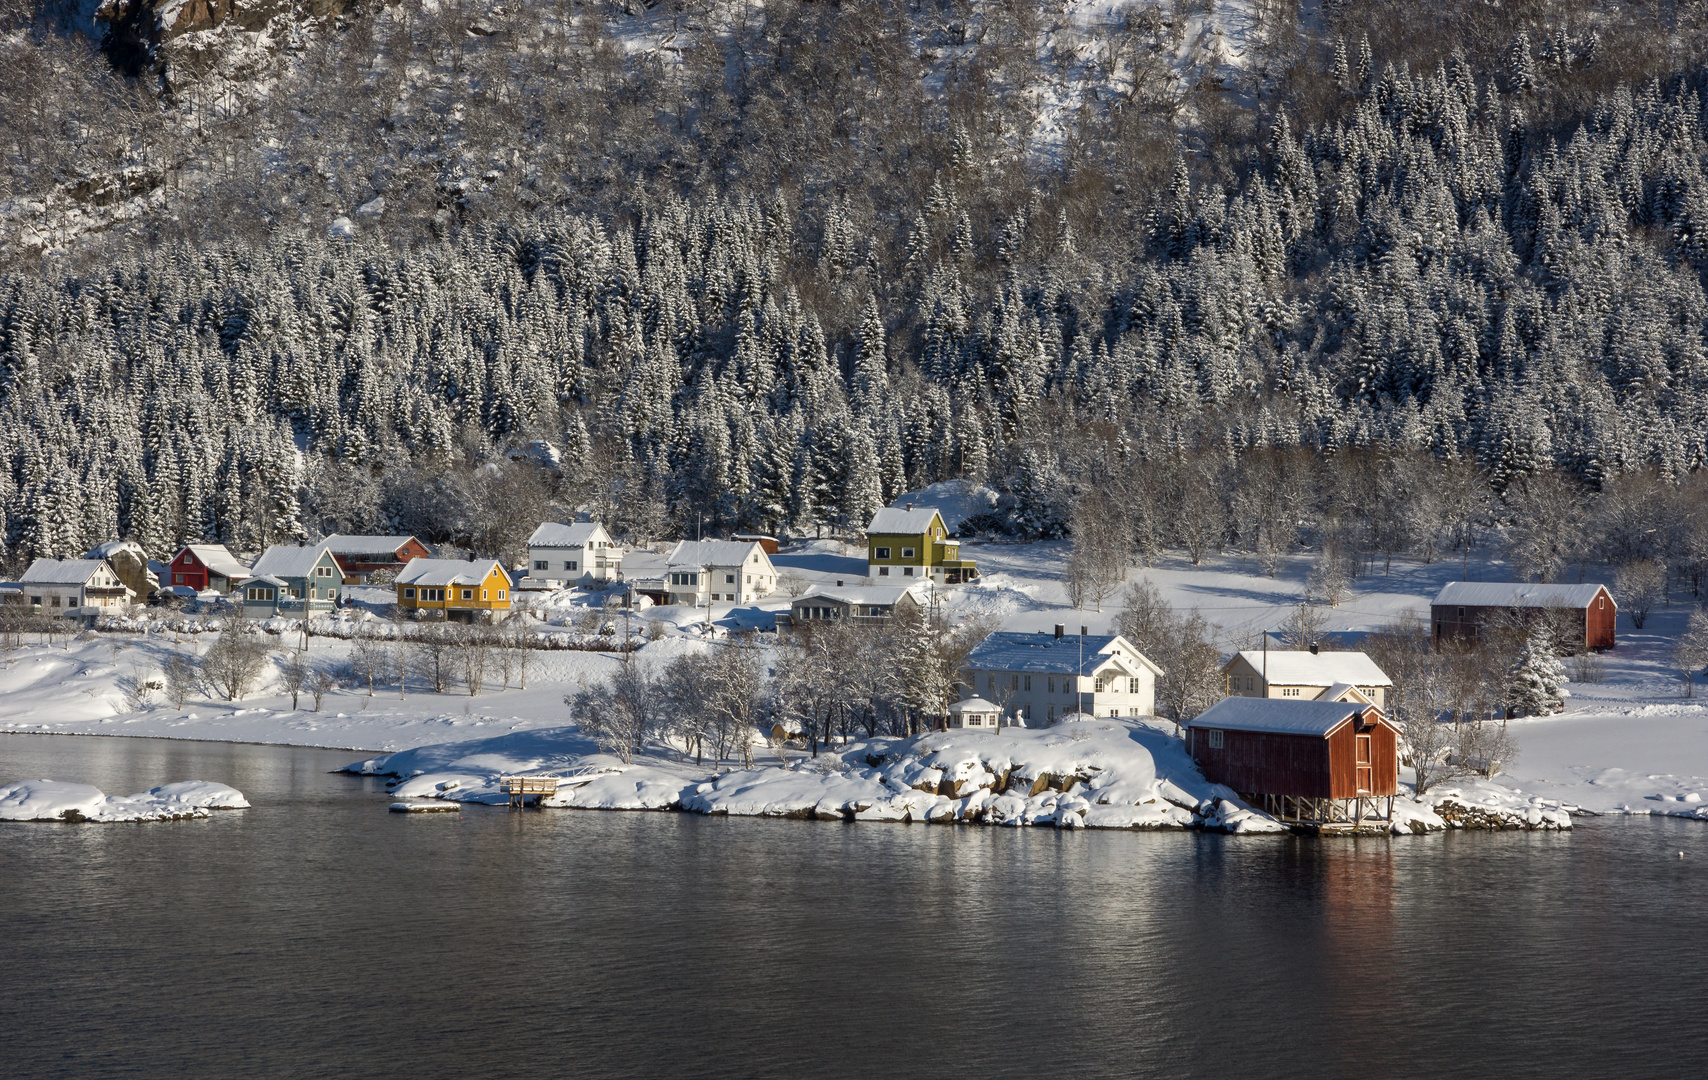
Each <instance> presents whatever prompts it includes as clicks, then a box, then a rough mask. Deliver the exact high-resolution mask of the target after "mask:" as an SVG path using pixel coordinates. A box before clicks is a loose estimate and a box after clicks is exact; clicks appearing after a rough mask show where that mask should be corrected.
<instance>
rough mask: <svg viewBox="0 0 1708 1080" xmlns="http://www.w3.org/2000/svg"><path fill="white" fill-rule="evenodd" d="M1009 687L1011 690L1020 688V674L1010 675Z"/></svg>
mask: <svg viewBox="0 0 1708 1080" xmlns="http://www.w3.org/2000/svg"><path fill="white" fill-rule="evenodd" d="M1008 688H1009V689H1010V690H1018V689H1020V676H1018V675H1010V676H1009V677H1008Z"/></svg>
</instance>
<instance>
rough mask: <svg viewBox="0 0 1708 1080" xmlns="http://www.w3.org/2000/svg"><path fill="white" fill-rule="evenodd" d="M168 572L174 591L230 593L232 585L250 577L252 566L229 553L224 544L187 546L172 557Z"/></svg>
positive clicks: (168, 583)
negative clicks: (181, 589) (179, 589)
mask: <svg viewBox="0 0 1708 1080" xmlns="http://www.w3.org/2000/svg"><path fill="white" fill-rule="evenodd" d="M168 572H169V573H170V574H171V580H170V581H168V582H167V583H166V584H167V585H168V586H169V587H171V588H189V589H194V590H195V591H196V592H206V591H208V590H209V589H212V590H213V591H214V592H218V593H229V592H230V591H231V586H232V583H233V582H238V581H242V580H243V579H244V578H246V577H248V576H249V567H247V566H245V565H243V563H241V562H240V561H238V558H237V556H235V555H233V554H232V553H231V552H229V551H227V550H226V549H225V545H224V544H188V545H185V547H184V550H182V551H180V552H178V554H176V555H174V556H172V562H171V568H170V570H169V571H168Z"/></svg>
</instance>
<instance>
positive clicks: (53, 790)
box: [0, 780, 249, 824]
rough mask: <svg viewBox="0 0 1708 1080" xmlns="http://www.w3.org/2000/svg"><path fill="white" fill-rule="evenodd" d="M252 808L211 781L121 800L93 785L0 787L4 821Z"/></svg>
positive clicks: (103, 819) (134, 817) (157, 816)
mask: <svg viewBox="0 0 1708 1080" xmlns="http://www.w3.org/2000/svg"><path fill="white" fill-rule="evenodd" d="M248 805H249V800H247V799H245V798H244V797H243V792H241V791H238V790H237V789H236V788H234V787H227V786H226V785H224V784H216V783H213V782H211V781H208V780H183V781H180V782H178V783H175V784H162V785H160V786H159V787H153V788H149V789H148V790H147V791H142V792H138V793H137V794H135V795H126V796H124V797H122V798H121V797H119V796H117V795H108V794H107V793H105V792H103V791H102V790H101V789H100V788H98V787H95V786H94V785H93V784H75V783H68V782H66V781H62V780H19V781H16V782H14V783H10V784H7V785H5V786H4V787H0V821H88V822H97V823H100V824H111V823H114V822H121V821H171V820H176V819H178V818H199V817H207V816H209V815H210V814H211V813H212V812H213V811H215V810H241V809H244V808H245V807H247V806H248Z"/></svg>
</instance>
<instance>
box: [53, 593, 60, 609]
mask: <svg viewBox="0 0 1708 1080" xmlns="http://www.w3.org/2000/svg"><path fill="white" fill-rule="evenodd" d="M52 606H53V607H58V606H59V594H58V593H54V594H53V604H52Z"/></svg>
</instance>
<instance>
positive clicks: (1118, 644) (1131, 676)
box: [963, 627, 1163, 726]
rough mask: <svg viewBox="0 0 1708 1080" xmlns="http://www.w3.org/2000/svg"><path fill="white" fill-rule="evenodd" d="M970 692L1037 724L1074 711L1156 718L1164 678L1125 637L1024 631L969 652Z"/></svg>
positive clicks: (1007, 634) (989, 640) (996, 638)
mask: <svg viewBox="0 0 1708 1080" xmlns="http://www.w3.org/2000/svg"><path fill="white" fill-rule="evenodd" d="M964 669H965V674H964V676H963V683H964V685H965V688H966V690H967V691H968V696H969V697H970V696H973V695H978V696H981V697H984V698H986V699H988V700H990V701H993V702H996V703H997V705H999V706H1000V707H1001V711H1002V715H1003V716H1004V717H1005V718H1014V719H1021V720H1024V721H1025V722H1027V723H1029V724H1031V725H1033V726H1047V725H1049V724H1053V723H1055V722H1056V720H1057V719H1058V718H1060V717H1063V716H1067V715H1070V714H1072V713H1087V714H1091V715H1095V716H1151V715H1154V714H1155V712H1156V680H1157V677H1158V676H1160V675H1162V673H1163V671H1162V668H1160V667H1158V666H1157V665H1156V664H1155V663H1154V662H1153V661H1151V660H1150V658H1149V657H1146V656H1145V655H1144V654H1142V653H1140V652H1139V650H1138V649H1135V648H1134V647H1133V644H1132V642H1130V641H1128V640H1127V639H1126V638H1124V637H1122V636H1121V635H1119V634H1085V635H1065V634H1063V633H1062V631H1061V628H1060V627H1057V628H1056V632H1055V633H1054V634H1042V633H1039V634H1021V633H1012V632H1008V631H1000V632H998V633H995V634H992V635H990V636H989V637H987V638H985V639H984V640H983V641H981V642H979V644H978V645H976V646H974V648H973V650H972V651H971V652H970V653H968V654H967V659H966V661H965V665H964Z"/></svg>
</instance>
